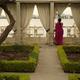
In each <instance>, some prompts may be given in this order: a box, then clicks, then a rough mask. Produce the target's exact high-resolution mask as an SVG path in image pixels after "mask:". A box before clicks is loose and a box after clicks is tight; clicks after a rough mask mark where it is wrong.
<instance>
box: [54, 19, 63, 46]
mask: <svg viewBox="0 0 80 80" xmlns="http://www.w3.org/2000/svg"><path fill="white" fill-rule="evenodd" d="M55 44H56V45H62V44H63V23H61V18H59V19H58V22H57V23H56V25H55Z"/></svg>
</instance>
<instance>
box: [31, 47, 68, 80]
mask: <svg viewBox="0 0 80 80" xmlns="http://www.w3.org/2000/svg"><path fill="white" fill-rule="evenodd" d="M31 80H68V77H67V74H65V73H64V72H63V70H62V68H61V65H60V62H59V59H58V56H57V52H56V46H42V47H41V49H40V55H39V64H38V66H37V69H36V71H35V73H32V74H31Z"/></svg>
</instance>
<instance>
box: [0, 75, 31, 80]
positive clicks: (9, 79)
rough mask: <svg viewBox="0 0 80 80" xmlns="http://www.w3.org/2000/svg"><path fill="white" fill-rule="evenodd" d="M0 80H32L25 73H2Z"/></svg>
mask: <svg viewBox="0 0 80 80" xmlns="http://www.w3.org/2000/svg"><path fill="white" fill-rule="evenodd" d="M0 80H30V77H29V75H23V74H21V75H19V74H0Z"/></svg>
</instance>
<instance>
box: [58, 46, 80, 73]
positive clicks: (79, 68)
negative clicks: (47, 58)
mask: <svg viewBox="0 0 80 80" xmlns="http://www.w3.org/2000/svg"><path fill="white" fill-rule="evenodd" d="M64 48H65V47H64ZM68 50H70V47H67V48H66V52H67V51H68ZM71 50H75V49H73V48H71ZM57 53H58V56H59V59H60V62H61V65H62V68H63V70H64V72H73V73H75V72H80V62H71V61H70V60H68V58H67V55H66V53H65V50H64V49H63V46H58V49H57Z"/></svg>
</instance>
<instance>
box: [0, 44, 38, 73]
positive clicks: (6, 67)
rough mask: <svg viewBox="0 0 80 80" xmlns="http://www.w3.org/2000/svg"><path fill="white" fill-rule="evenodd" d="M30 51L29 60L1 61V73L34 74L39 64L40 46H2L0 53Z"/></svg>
mask: <svg viewBox="0 0 80 80" xmlns="http://www.w3.org/2000/svg"><path fill="white" fill-rule="evenodd" d="M26 50H29V51H30V52H31V53H30V54H29V58H28V60H27V59H26V60H0V72H34V71H35V69H36V66H37V63H38V57H39V47H38V46H18V45H17V46H0V51H4V52H5V53H6V52H7V51H16V52H25V51H26Z"/></svg>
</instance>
